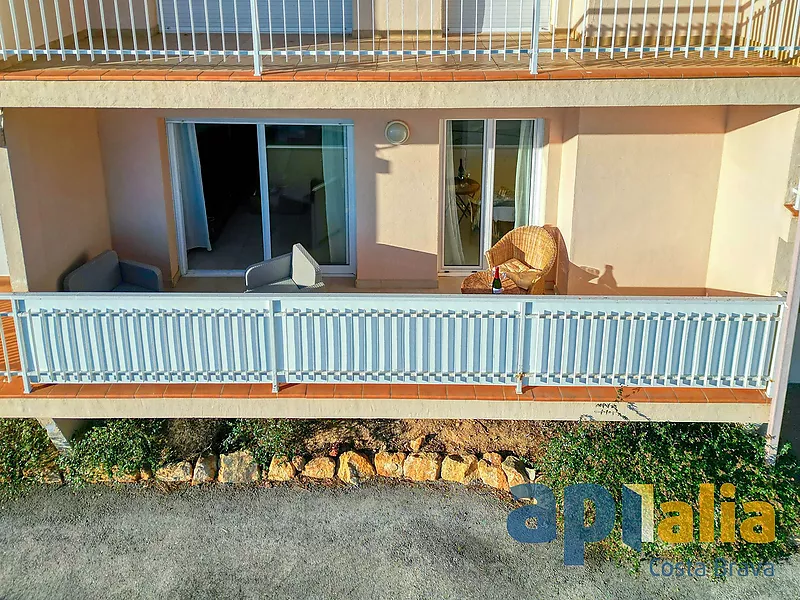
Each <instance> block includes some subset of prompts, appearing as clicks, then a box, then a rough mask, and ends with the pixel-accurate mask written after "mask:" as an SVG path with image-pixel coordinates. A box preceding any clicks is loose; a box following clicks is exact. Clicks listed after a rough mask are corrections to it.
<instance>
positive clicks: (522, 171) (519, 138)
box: [491, 120, 535, 245]
mask: <svg viewBox="0 0 800 600" xmlns="http://www.w3.org/2000/svg"><path fill="white" fill-rule="evenodd" d="M534 123H535V121H529V120H526V121H505V120H503V121H496V128H495V149H494V181H493V185H492V190H493V197H492V224H491V228H492V230H491V240H492V245H494V244H495V243H496V242H497V241H498V240H499V239H500V238H501V237H503V236H504V235H505V234H506V233H508V232H509V231H511V230H512V229H514V228H515V227H521V226H523V225H528V224H530V222H531V221H530V214H529V213H530V198H531V186H532V185H533V153H534V141H533V129H534Z"/></svg>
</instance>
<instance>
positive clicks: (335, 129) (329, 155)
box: [265, 125, 348, 265]
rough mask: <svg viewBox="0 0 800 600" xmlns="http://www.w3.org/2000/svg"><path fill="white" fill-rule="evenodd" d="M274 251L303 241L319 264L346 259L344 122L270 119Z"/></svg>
mask: <svg viewBox="0 0 800 600" xmlns="http://www.w3.org/2000/svg"><path fill="white" fill-rule="evenodd" d="M265 142H266V143H265V145H266V166H267V182H268V183H267V186H268V191H269V199H268V210H269V233H270V250H271V253H272V256H279V255H281V254H286V253H288V252H291V250H292V246H293V245H294V244H296V243H300V244H302V245H303V246H304V247H305V248H306V250H308V251H309V253H310V254H311V255H312V256H313V257H314V259H315V260H316V261H317V262H318V263H319V264H320V265H346V264H347V262H348V257H347V246H348V243H347V176H346V173H347V164H346V157H345V154H346V137H345V127H344V126H342V125H266V126H265Z"/></svg>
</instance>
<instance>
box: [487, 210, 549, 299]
mask: <svg viewBox="0 0 800 600" xmlns="http://www.w3.org/2000/svg"><path fill="white" fill-rule="evenodd" d="M556 252H557V247H556V243H555V240H553V237H552V236H551V235H550V234H549V233H548V232H547V230H546V229H545V228H544V227H536V226H533V225H528V226H525V227H517V228H516V229H512V230H511V231H509V232H508V233H507V234H505V235H504V236H503V237H502V238H500V241H499V242H497V243H496V244H495V245H494V246H492V247H491V248H490V249H489V250H487V251H486V261H487V262H488V263H489V267H490V268H492V269H493V268H494V267H500V271H501V272H503V273H505V274H506V275H508V276H509V277H510V278H511V279H512V280H513V281H514V282H515V283H517V280H518V279H524V280H527V281H526V282H525V283H528V282H529V281H530V280H531V279H533V281H530V283H531V285H530V287H529V288H528V293H529V294H544V276H545V275H546V274H547V272H548V271H549V270H550V268H551V267H552V266H553V263H554V262H555V260H556ZM531 275H533V277H532V278H531ZM537 275H538V276H537ZM518 285H519V284H518Z"/></svg>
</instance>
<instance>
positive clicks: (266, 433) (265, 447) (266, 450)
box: [223, 419, 297, 467]
mask: <svg viewBox="0 0 800 600" xmlns="http://www.w3.org/2000/svg"><path fill="white" fill-rule="evenodd" d="M230 426H231V431H230V434H228V437H227V438H226V439H225V442H224V444H223V446H224V448H225V450H226V451H232V450H249V451H250V452H252V453H253V458H255V460H256V462H257V463H259V464H260V465H262V466H265V467H266V466H269V463H270V460H272V456H273V455H275V454H281V455H284V454H285V455H290V454H292V453H294V452H295V450H296V444H297V442H296V438H297V431H296V427H295V423H294V422H293V421H291V420H289V419H234V420H232V421H231V422H230Z"/></svg>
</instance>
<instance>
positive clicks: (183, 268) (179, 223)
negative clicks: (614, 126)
mask: <svg viewBox="0 0 800 600" xmlns="http://www.w3.org/2000/svg"><path fill="white" fill-rule="evenodd" d="M165 121H166V128H167V146H168V153H169V170H170V182H171V184H172V206H173V210H174V211H175V229H176V234H177V245H178V266H179V268H180V274H181V277H243V276H244V269H241V270H239V269H215V270H211V269H208V270H193V269H190V268H189V255H188V250H187V249H186V231H185V229H184V226H183V223H184V218H183V203H182V202H181V195H180V178H179V177H178V170H177V159H176V142H175V135H174V131H173V128H172V125H176V124H180V123H194V124H196V125H214V124H219V125H256V126H257V127H258V128H257V130H256V132H257V135H258V167H259V178H260V185H261V198H262V211H261V219H262V221H261V227H262V232H263V240H264V257H265V260H268V259H269V258H272V241H271V239H270V215H269V208H268V207H267V209H266V210H263V202H264V198H267V199H268V198H269V193H268V192H269V173H268V170H267V148H266V130H265V126H266V125H339V126H342V127H344V135H345V177H346V178H347V181H346V182H345V211H346V213H347V218H346V219H345V224H346V227H347V230H346V235H347V248H346V250H347V252H346V262H345V264H344V265H320V270H321V271H322V274H323V275H333V276H354V275H355V274H356V222H355V211H356V206H355V198H356V190H355V180H356V178H355V165H354V156H355V144H354V138H353V121H352V120H342V119H240V118H230V119H227V118H196V119H182V118H173V119H166V120H165ZM267 201H268V200H267Z"/></svg>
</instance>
